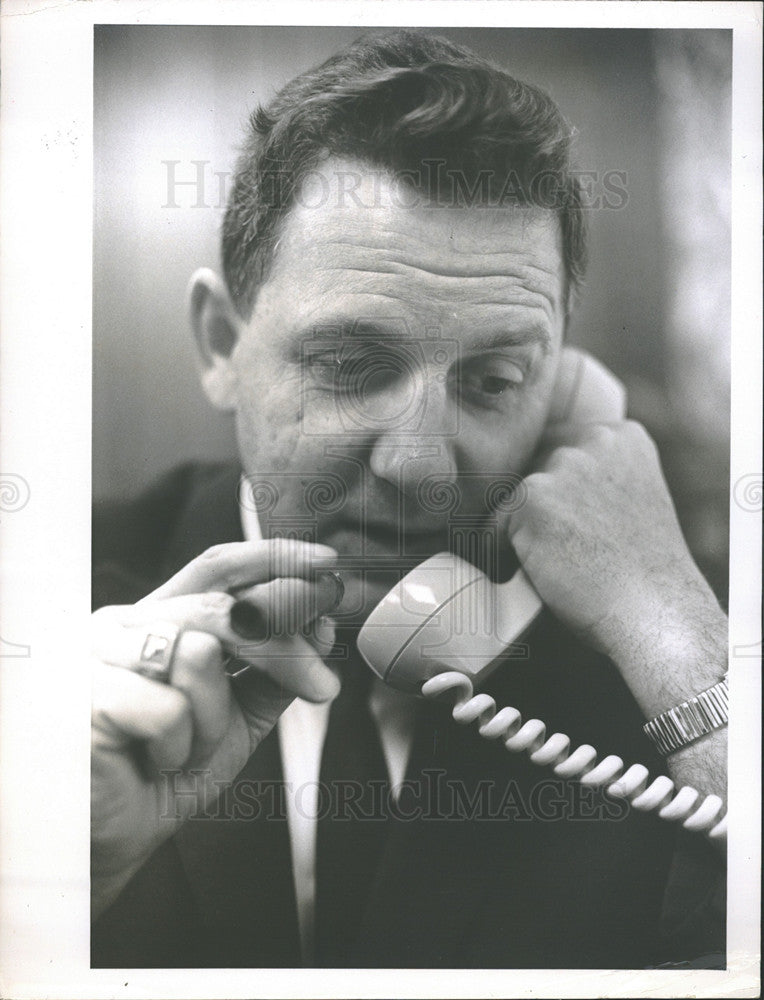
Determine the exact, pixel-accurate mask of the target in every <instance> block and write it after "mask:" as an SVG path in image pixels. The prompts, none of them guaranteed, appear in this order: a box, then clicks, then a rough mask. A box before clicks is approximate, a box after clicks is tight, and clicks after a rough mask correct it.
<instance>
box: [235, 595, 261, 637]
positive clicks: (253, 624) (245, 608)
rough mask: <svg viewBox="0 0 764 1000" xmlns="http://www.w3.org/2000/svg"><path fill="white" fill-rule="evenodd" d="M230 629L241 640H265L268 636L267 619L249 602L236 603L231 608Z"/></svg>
mask: <svg viewBox="0 0 764 1000" xmlns="http://www.w3.org/2000/svg"><path fill="white" fill-rule="evenodd" d="M230 616H231V628H232V629H233V630H234V632H235V633H236V634H237V635H238V636H241V638H242V639H265V637H266V636H267V635H268V619H267V618H266V616H265V615H264V614H263V612H262V611H261V610H260V608H258V607H257V605H256V604H250V602H249V601H237V602H236V603H235V604H233V605H232V606H231V612H230Z"/></svg>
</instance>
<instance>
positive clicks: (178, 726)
mask: <svg viewBox="0 0 764 1000" xmlns="http://www.w3.org/2000/svg"><path fill="white" fill-rule="evenodd" d="M93 730H94V737H95V738H96V739H97V742H98V744H99V746H100V747H101V748H104V749H112V750H125V751H126V750H128V749H131V748H132V746H133V744H134V742H135V740H140V741H141V742H143V743H144V744H145V747H146V751H147V754H148V756H149V758H150V760H151V761H152V762H153V763H154V765H155V767H156V768H157V769H158V770H162V769H165V768H168V769H175V768H180V767H182V766H183V765H184V763H185V762H186V760H187V759H188V756H189V753H190V751H191V734H192V719H191V710H190V705H189V702H188V700H187V699H186V697H185V695H184V694H182V692H180V691H177V690H176V689H175V688H172V687H169V686H168V685H166V684H158V683H156V682H155V681H150V680H147V679H146V678H145V677H141V676H140V675H139V674H136V673H133V672H132V671H130V670H122V669H120V668H119V667H113V666H109V665H108V664H99V665H98V667H97V668H96V670H95V671H94V676H93Z"/></svg>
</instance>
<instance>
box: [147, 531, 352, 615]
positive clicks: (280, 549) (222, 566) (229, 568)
mask: <svg viewBox="0 0 764 1000" xmlns="http://www.w3.org/2000/svg"><path fill="white" fill-rule="evenodd" d="M336 559H337V552H336V551H335V550H334V549H332V548H330V547H329V546H328V545H313V544H311V543H309V542H300V541H296V540H294V539H288V538H273V539H267V540H264V541H257V542H230V543H228V544H225V545H215V546H213V547H212V548H210V549H207V550H206V551H205V552H203V553H202V554H201V555H200V556H197V558H196V559H194V560H192V561H191V562H190V563H188V565H187V566H184V567H183V569H181V570H180V571H179V572H178V573H176V574H175V576H173V577H171V578H170V579H169V580H168V581H167V583H165V584H163V585H162V586H161V587H159V588H158V589H157V590H155V591H154V592H153V593H151V594H149V595H148V597H145V598H144V599H143V601H142V602H139V603H143V602H144V601H152V600H156V599H160V598H165V597H172V596H175V595H177V594H197V593H200V592H201V591H204V590H222V591H227V590H230V589H231V588H235V587H241V586H243V585H245V584H248V583H249V584H256V583H266V582H267V581H268V580H272V579H275V578H276V577H279V576H288V577H306V576H308V577H309V576H310V574H311V573H312V572H313V570H314V568H315V567H316V566H321V565H323V566H327V565H331V564H333V563H334V562H335V560H336Z"/></svg>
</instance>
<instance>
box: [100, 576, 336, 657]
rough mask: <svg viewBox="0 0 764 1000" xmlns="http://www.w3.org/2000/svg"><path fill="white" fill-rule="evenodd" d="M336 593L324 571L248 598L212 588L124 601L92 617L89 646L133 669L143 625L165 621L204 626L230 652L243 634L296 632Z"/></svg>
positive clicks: (251, 638)
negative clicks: (107, 614) (241, 598)
mask: <svg viewBox="0 0 764 1000" xmlns="http://www.w3.org/2000/svg"><path fill="white" fill-rule="evenodd" d="M337 596H338V589H337V586H336V583H335V582H334V580H333V579H329V580H327V579H325V578H324V577H323V575H322V576H321V577H319V578H317V579H316V581H315V582H313V583H309V582H308V581H306V580H300V579H294V578H293V579H279V580H273V581H271V582H270V583H267V584H259V585H257V586H255V587H253V588H250V589H248V590H247V591H246V600H238V601H237V599H236V598H234V597H232V596H231V595H230V594H225V593H222V592H219V591H211V592H208V593H203V594H183V595H180V596H178V597H168V598H165V599H164V600H162V601H161V602H158V601H152V602H143V601H141V602H139V603H138V604H130V605H122V606H119V607H114V608H111V609H110V611H111V613H110V615H109V616H104V615H101V616H100V617H99V618H98V619H97V620H96V622H95V625H96V627H95V629H94V634H93V650H94V652H95V654H96V655H97V656H98V657H99V658H100V659H103V660H105V661H106V662H108V663H113V664H115V665H117V666H124V667H130V668H133V669H134V668H135V667H137V665H138V661H139V659H140V653H141V648H142V640H145V638H146V631H152V630H153V629H155V628H156V627H157V623H158V622H159V623H161V622H165V623H167V624H169V625H173V626H175V627H176V628H178V629H180V630H181V631H183V630H193V631H198V632H208V633H210V635H213V636H215V637H216V638H217V639H218V640H219V641H220V642H221V643H223V645H224V646H225V648H226V649H227V650H228V651H229V652H232V651H234V650H235V649H236V648H237V647H238V646H240V645H241V644H242V640H244V641H245V642H249V643H256V642H265V641H267V640H269V639H271V638H279V637H283V636H287V635H296V634H299V633H300V631H301V630H302V629H303V628H304V627H306V626H307V625H308V624H309V623H310V622H311V621H313V620H315V619H316V618H318V617H320V616H321V615H323V614H326V613H327V612H328V611H330V610H333V608H334V605H335V603H336V598H337ZM126 631H127V634H125V632H126Z"/></svg>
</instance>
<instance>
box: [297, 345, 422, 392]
mask: <svg viewBox="0 0 764 1000" xmlns="http://www.w3.org/2000/svg"><path fill="white" fill-rule="evenodd" d="M307 365H308V368H309V370H310V373H311V375H312V377H313V378H314V379H315V380H316V382H317V383H318V384H319V385H320V386H322V387H324V388H328V389H333V390H334V391H335V392H340V393H343V394H354V395H358V394H362V395H364V396H367V395H372V394H374V393H376V392H379V391H383V390H384V389H385V388H387V387H388V386H389V385H390V384H391V383H393V382H394V381H396V379H398V378H400V377H401V375H403V374H404V373H405V368H406V366H405V364H404V363H403V362H402V361H401V359H400V358H399V357H397V355H396V354H395V353H393V352H391V351H389V350H386V349H385V348H384V347H381V346H379V345H345V344H343V345H341V346H340V347H339V348H334V349H328V350H323V351H317V352H315V353H313V354H311V355H310V356H309V357H308V359H307Z"/></svg>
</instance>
